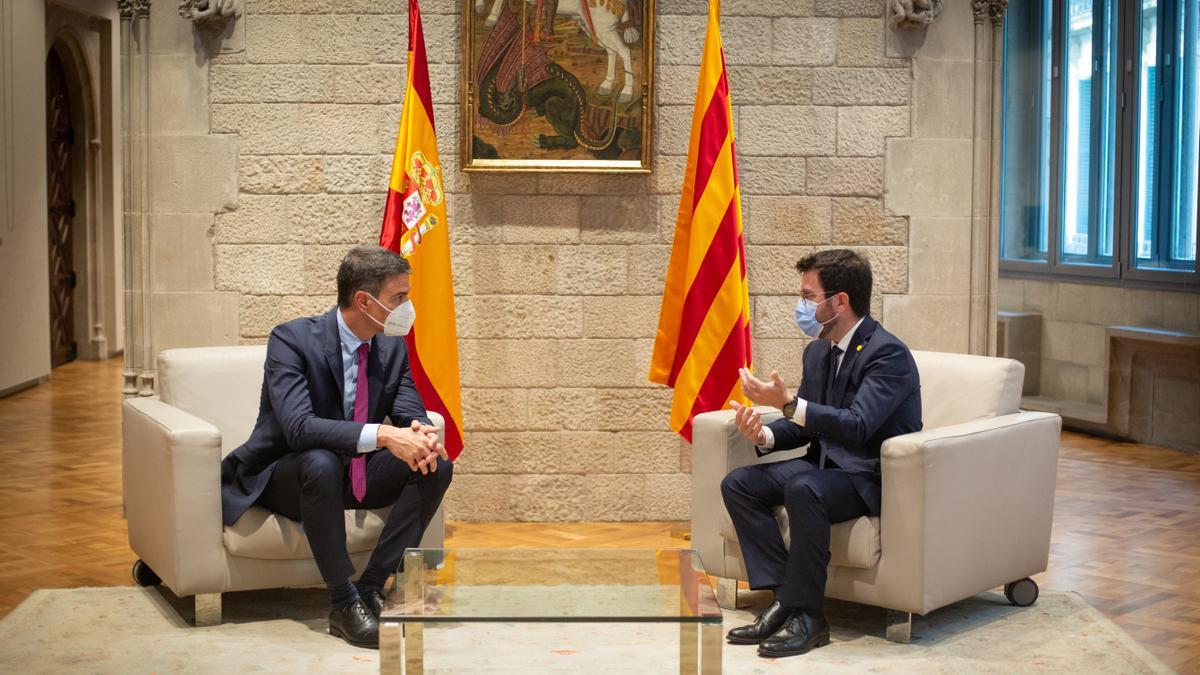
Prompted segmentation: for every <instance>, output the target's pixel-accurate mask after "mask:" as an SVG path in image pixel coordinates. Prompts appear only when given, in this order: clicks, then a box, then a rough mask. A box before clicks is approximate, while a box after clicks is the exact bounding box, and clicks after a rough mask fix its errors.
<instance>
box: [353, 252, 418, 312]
mask: <svg viewBox="0 0 1200 675" xmlns="http://www.w3.org/2000/svg"><path fill="white" fill-rule="evenodd" d="M410 272H412V266H411V265H409V264H408V261H407V260H405V259H404V258H403V257H402V256H400V255H399V254H397V253H395V252H394V251H390V250H388V249H386V248H383V247H382V246H355V247H354V248H352V249H350V252H349V253H347V254H346V257H345V258H342V264H341V265H340V266H339V267H338V273H337V292H338V307H349V306H350V301H351V300H353V299H354V294H355V293H357V292H359V291H366V292H368V293H370V294H371V295H373V296H375V297H376V298H378V297H379V289H380V288H383V283H384V282H385V281H387V280H388V279H390V278H392V277H394V276H396V275H397V274H409V273H410Z"/></svg>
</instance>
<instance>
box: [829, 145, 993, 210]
mask: <svg viewBox="0 0 1200 675" xmlns="http://www.w3.org/2000/svg"><path fill="white" fill-rule="evenodd" d="M806 177H807V180H808V193H809V194H812V195H838V196H863V197H878V196H879V195H880V194H882V193H883V160H882V159H879V158H875V157H810V158H809V160H808V169H807V173H806ZM969 178H970V177H969V176H968V180H969ZM889 208H890V206H889Z"/></svg>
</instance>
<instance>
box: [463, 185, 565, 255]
mask: <svg viewBox="0 0 1200 675" xmlns="http://www.w3.org/2000/svg"><path fill="white" fill-rule="evenodd" d="M503 200H504V197H500V196H497V195H476V196H475V197H473V198H472V197H471V196H470V195H465V194H449V193H448V194H447V195H446V220H447V221H449V227H450V241H452V242H459V243H463V244H500V243H503V242H504V224H503V222H501V220H502V219H500V218H498V217H497V216H498V214H499V213H500V209H501V208H502V203H503ZM534 232H535V233H536V232H537V230H536V229H535V230H534ZM554 233H558V234H560V235H563V236H567V235H568V234H569V231H564V230H562V229H558V228H547V230H546V231H544V232H542V234H543V237H545V238H548V236H549V235H550V234H554ZM547 243H548V242H547Z"/></svg>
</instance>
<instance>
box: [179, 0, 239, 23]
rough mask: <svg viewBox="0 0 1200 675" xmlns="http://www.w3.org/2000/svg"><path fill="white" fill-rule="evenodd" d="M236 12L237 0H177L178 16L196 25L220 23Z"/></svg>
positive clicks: (235, 14)
mask: <svg viewBox="0 0 1200 675" xmlns="http://www.w3.org/2000/svg"><path fill="white" fill-rule="evenodd" d="M237 14H238V0H179V16H182V17H183V18H185V19H187V20H188V21H191V22H192V23H194V24H196V25H198V26H199V25H218V26H219V25H221V24H223V23H225V21H226V20H227V19H229V18H231V17H234V16H237Z"/></svg>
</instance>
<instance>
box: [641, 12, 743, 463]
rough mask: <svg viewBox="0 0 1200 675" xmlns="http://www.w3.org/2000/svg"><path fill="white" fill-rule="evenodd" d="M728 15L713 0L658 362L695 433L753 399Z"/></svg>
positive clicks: (688, 433) (676, 426) (656, 378)
mask: <svg viewBox="0 0 1200 675" xmlns="http://www.w3.org/2000/svg"><path fill="white" fill-rule="evenodd" d="M720 15H721V2H720V0H709V3H708V34H707V36H706V37H705V39H704V55H703V56H702V57H701V59H700V83H699V86H698V87H697V89H696V107H695V110H694V112H693V113H692V135H691V141H690V143H689V146H688V159H687V173H686V174H685V176H684V179H683V194H682V195H680V198H679V215H678V216H676V219H675V243H674V245H673V247H672V249H671V262H670V265H669V266H668V268H667V281H666V284H665V285H664V287H663V300H662V309H661V311H660V313H659V317H658V335H657V337H656V338H655V341H654V357H653V360H652V361H651V363H650V381H651V382H657V383H659V384H665V385H667V386H668V387H673V388H674V389H675V396H674V400H673V402H672V404H671V429H672V430H674V431H677V432H679V433H680V434H681V435H682V436H683V437H684V438H686V439H688V441H691V440H692V418H693V417H695V416H696V415H698V414H700V413H702V412H708V411H711V410H720V409H721V408H723V407H725V405H726V402H727V401H729V400H731V399H732V400H735V401H740V402H743V403H745V402H746V397H745V394H743V393H742V386H741V381H740V380H739V378H738V368H741V367H746V368H749V367H750V363H751V355H750V290H749V286H748V285H747V284H746V248H745V244H744V241H743V237H742V206H741V194H740V192H739V190H738V178H737V158H736V156H735V152H734V144H733V117H732V113H731V109H730V104H729V79H728V77H727V76H726V72H725V53H724V49H723V48H722V46H721V23H720Z"/></svg>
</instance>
